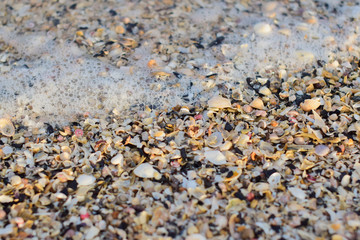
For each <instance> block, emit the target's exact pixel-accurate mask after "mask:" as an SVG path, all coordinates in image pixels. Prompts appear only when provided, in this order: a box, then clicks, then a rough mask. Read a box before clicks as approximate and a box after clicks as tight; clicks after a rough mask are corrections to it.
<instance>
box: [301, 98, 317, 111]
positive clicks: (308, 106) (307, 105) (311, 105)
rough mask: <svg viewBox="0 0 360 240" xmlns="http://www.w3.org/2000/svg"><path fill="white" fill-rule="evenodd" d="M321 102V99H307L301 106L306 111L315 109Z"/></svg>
mask: <svg viewBox="0 0 360 240" xmlns="http://www.w3.org/2000/svg"><path fill="white" fill-rule="evenodd" d="M320 105H321V103H320V100H319V99H306V100H305V101H304V102H303V103H301V104H300V107H301V108H302V110H304V111H305V112H309V111H311V110H315V109H317V108H318V107H320Z"/></svg>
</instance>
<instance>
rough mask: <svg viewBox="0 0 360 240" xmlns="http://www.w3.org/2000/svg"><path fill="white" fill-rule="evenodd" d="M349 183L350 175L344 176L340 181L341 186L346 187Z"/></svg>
mask: <svg viewBox="0 0 360 240" xmlns="http://www.w3.org/2000/svg"><path fill="white" fill-rule="evenodd" d="M349 183H350V175H347V174H346V175H345V176H344V177H343V178H342V179H341V185H342V186H344V187H346V186H347V185H349Z"/></svg>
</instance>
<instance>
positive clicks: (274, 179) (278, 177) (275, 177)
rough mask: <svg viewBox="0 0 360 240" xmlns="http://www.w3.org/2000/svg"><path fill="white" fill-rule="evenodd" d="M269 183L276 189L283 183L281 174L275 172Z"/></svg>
mask: <svg viewBox="0 0 360 240" xmlns="http://www.w3.org/2000/svg"><path fill="white" fill-rule="evenodd" d="M267 181H268V183H269V184H270V186H271V187H276V186H277V185H278V184H279V183H280V181H281V175H280V173H278V172H274V173H273V174H271V175H270V177H269V178H268V180H267Z"/></svg>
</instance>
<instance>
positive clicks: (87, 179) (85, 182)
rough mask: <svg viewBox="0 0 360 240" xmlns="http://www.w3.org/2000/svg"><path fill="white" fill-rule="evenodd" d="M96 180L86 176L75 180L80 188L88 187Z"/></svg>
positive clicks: (83, 175) (82, 175)
mask: <svg viewBox="0 0 360 240" xmlns="http://www.w3.org/2000/svg"><path fill="white" fill-rule="evenodd" d="M95 180H96V178H95V177H94V176H92V175H87V174H81V175H80V176H79V177H78V178H77V179H76V182H77V183H78V184H79V185H80V186H88V185H91V184H93V183H95Z"/></svg>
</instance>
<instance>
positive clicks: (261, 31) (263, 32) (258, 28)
mask: <svg viewBox="0 0 360 240" xmlns="http://www.w3.org/2000/svg"><path fill="white" fill-rule="evenodd" d="M254 31H255V33H256V34H257V35H259V36H268V35H270V33H271V26H270V24H268V23H266V22H260V23H257V24H255V26H254Z"/></svg>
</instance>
